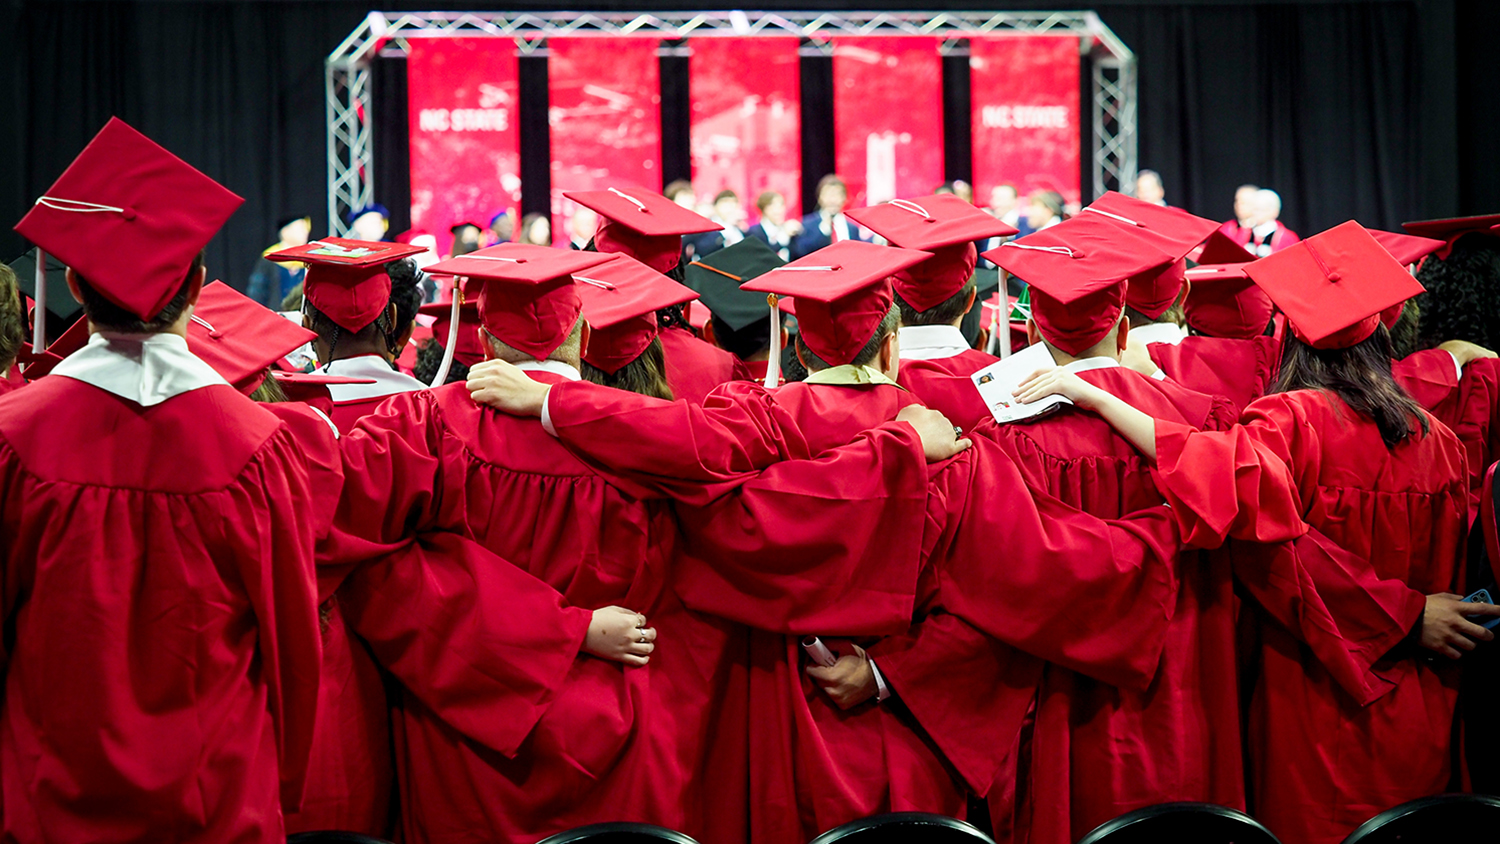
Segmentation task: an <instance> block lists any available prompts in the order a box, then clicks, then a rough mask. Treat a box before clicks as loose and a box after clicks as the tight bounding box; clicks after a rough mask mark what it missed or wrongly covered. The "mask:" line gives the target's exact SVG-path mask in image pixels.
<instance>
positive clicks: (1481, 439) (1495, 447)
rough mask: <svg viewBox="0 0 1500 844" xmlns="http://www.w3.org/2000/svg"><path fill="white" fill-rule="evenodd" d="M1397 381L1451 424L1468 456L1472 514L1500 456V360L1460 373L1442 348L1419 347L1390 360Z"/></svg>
mask: <svg viewBox="0 0 1500 844" xmlns="http://www.w3.org/2000/svg"><path fill="white" fill-rule="evenodd" d="M1391 373H1392V374H1393V375H1395V377H1396V382H1397V383H1399V384H1400V385H1401V387H1402V389H1404V390H1406V392H1407V393H1408V394H1410V395H1411V397H1412V398H1414V399H1416V400H1417V403H1418V404H1420V405H1422V406H1423V407H1425V408H1427V410H1428V411H1429V412H1431V413H1432V415H1433V416H1435V417H1437V419H1438V421H1440V422H1442V423H1443V424H1444V425H1447V426H1448V428H1449V429H1450V430H1452V431H1453V433H1454V434H1455V435H1456V436H1457V437H1458V441H1459V442H1460V443H1463V447H1464V452H1465V454H1466V455H1467V456H1468V466H1469V490H1470V493H1471V496H1472V497H1471V499H1470V510H1469V513H1470V516H1471V517H1472V516H1473V515H1474V514H1475V513H1476V512H1478V511H1477V507H1478V505H1479V499H1480V497H1481V494H1482V493H1481V489H1482V487H1483V485H1484V475H1485V472H1486V471H1488V469H1489V467H1490V465H1491V464H1493V463H1494V462H1495V461H1496V460H1497V459H1500V428H1497V426H1496V424H1495V421H1496V417H1497V415H1500V360H1496V359H1494V358H1484V359H1481V360H1474V361H1470V362H1469V364H1468V365H1467V366H1465V367H1464V370H1463V374H1462V375H1460V374H1459V372H1458V369H1457V367H1455V366H1454V364H1453V356H1452V355H1450V354H1448V353H1447V352H1445V351H1443V350H1442V349H1427V350H1425V351H1420V352H1414V353H1412V354H1410V355H1407V356H1406V357H1405V358H1402V359H1401V360H1398V361H1394V362H1393V363H1392V364H1391Z"/></svg>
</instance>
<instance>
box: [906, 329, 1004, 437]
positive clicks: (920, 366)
mask: <svg viewBox="0 0 1500 844" xmlns="http://www.w3.org/2000/svg"><path fill="white" fill-rule="evenodd" d="M997 360H999V358H997V357H995V356H994V355H990V354H985V353H984V352H981V351H979V350H978V349H968V350H966V351H963V352H960V353H958V354H956V355H954V356H953V357H951V358H936V359H933V360H906V359H902V361H901V367H900V368H899V369H898V370H897V371H896V376H897V377H896V380H897V381H898V382H900V384H901V386H903V387H905V388H906V389H908V390H911V391H912V393H914V394H915V395H916V396H917V397H918V398H920V399H921V400H922V403H923V404H925V405H927V406H928V407H930V408H932V409H934V410H937V411H940V412H941V413H942V414H943V415H944V416H946V417H948V419H949V420H951V421H952V422H953V424H955V425H957V426H958V427H960V428H962V429H964V430H965V431H968V430H972V429H973V427H974V426H975V425H978V424H979V422H980V420H983V419H988V418H989V416H990V411H989V408H987V407H985V406H984V400H983V399H981V398H980V397H979V390H978V389H977V388H975V386H974V382H973V380H971V379H970V378H969V376H970V375H973V374H974V373H975V372H978V371H979V370H981V369H984V368H985V367H986V366H989V365H990V364H992V363H994V362H995V361H997Z"/></svg>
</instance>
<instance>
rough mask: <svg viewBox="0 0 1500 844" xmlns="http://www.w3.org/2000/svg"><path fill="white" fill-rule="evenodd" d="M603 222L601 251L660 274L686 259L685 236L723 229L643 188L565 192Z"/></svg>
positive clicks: (597, 244) (598, 239) (597, 235)
mask: <svg viewBox="0 0 1500 844" xmlns="http://www.w3.org/2000/svg"><path fill="white" fill-rule="evenodd" d="M563 196H566V197H567V198H568V199H571V200H573V201H574V202H576V203H578V204H579V205H582V206H584V207H585V208H589V209H592V210H593V211H596V212H598V214H599V216H600V217H602V218H603V219H602V220H600V221H599V228H598V230H597V231H595V232H594V248H595V249H598V250H599V251H600V252H624V253H625V254H626V255H629V256H630V257H632V258H634V259H636V260H637V261H640V262H641V263H643V264H645V265H646V266H648V267H650V268H651V269H653V270H656V271H657V272H659V273H664V272H667V271H668V270H670V269H672V268H673V267H675V266H677V262H678V261H679V260H681V258H682V236H683V235H685V234H699V233H701V232H716V231H719V230H720V229H722V228H723V226H721V225H719V224H718V223H715V222H714V221H713V220H710V219H708V218H707V217H705V216H703V215H702V214H698V213H695V212H693V211H689V210H688V209H686V208H683V207H682V206H681V205H678V204H677V203H675V202H673V201H672V200H670V199H667V198H666V197H665V196H662V195H661V194H657V193H652V192H650V191H646V190H641V189H639V188H624V189H621V188H610V189H609V190H591V191H568V192H565V193H563Z"/></svg>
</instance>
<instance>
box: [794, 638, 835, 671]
mask: <svg viewBox="0 0 1500 844" xmlns="http://www.w3.org/2000/svg"><path fill="white" fill-rule="evenodd" d="M802 650H804V651H807V655H808V656H809V657H811V658H812V661H813V662H815V663H817V664H818V665H821V666H823V667H824V668H832V667H833V666H834V665H836V664H837V663H838V661H839V658H838V657H837V656H836V655H835V654H834V652H833V651H830V650H829V649H828V646H827V645H825V644H823V640H822V639H819V638H818V637H817V636H808V637H807V638H805V639H803V640H802Z"/></svg>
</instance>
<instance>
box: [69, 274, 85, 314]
mask: <svg viewBox="0 0 1500 844" xmlns="http://www.w3.org/2000/svg"><path fill="white" fill-rule="evenodd" d="M66 278H67V279H68V292H69V293H71V294H73V301H75V302H77V303H78V304H80V305H82V304H83V291H81V290H79V289H78V273H75V272H73V268H72V267H68V272H67V274H66Z"/></svg>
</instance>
